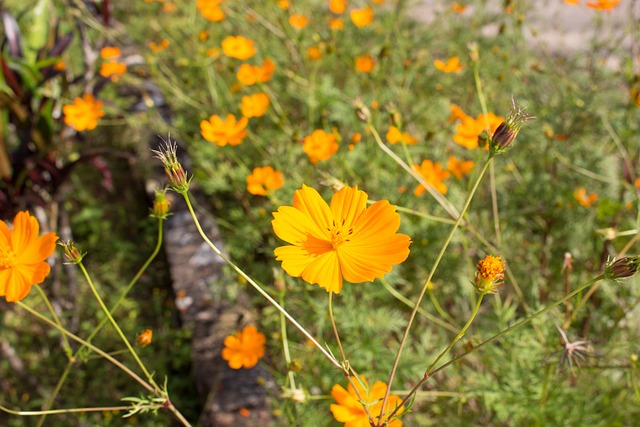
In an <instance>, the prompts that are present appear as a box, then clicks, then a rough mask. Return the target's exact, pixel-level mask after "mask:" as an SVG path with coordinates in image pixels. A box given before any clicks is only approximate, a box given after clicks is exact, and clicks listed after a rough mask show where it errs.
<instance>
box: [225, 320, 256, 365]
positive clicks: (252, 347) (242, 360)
mask: <svg viewBox="0 0 640 427" xmlns="http://www.w3.org/2000/svg"><path fill="white" fill-rule="evenodd" d="M266 342H267V338H266V337H265V336H264V334H263V333H262V332H258V329H257V328H256V327H255V326H253V325H251V326H247V327H245V328H244V329H243V330H242V331H240V332H238V333H236V334H235V335H228V336H227V337H226V338H225V339H224V348H223V349H222V358H223V359H224V360H226V361H227V362H229V367H230V368H231V369H240V368H247V369H248V368H253V367H254V366H256V365H257V364H258V360H260V359H262V356H264V352H265V348H264V344H265V343H266Z"/></svg>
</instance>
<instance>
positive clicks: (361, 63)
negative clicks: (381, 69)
mask: <svg viewBox="0 0 640 427" xmlns="http://www.w3.org/2000/svg"><path fill="white" fill-rule="evenodd" d="M375 65H376V61H374V60H373V58H372V57H371V55H368V54H367V55H362V56H358V57H356V71H359V72H361V73H370V72H371V70H373V67H375Z"/></svg>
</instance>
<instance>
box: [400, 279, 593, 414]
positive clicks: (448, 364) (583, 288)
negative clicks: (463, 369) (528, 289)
mask: <svg viewBox="0 0 640 427" xmlns="http://www.w3.org/2000/svg"><path fill="white" fill-rule="evenodd" d="M602 279H604V274H601V275H599V276H597V277H594V278H593V279H591V280H589V281H588V282H586V283H585V284H583V285H582V286H580V287H579V288H578V289H576V290H575V291H573V292H571V293H570V294H569V295H566V296H565V297H563V298H561V299H560V300H558V301H556V302H554V303H553V304H551V305H549V306H547V307H545V308H543V309H541V310H538V311H536V312H535V313H533V314H531V315H529V316H528V317H526V318H524V319H522V320H521V321H519V322H517V323H514V324H513V325H511V326H509V327H508V328H507V329H504V330H502V331H500V332H498V333H497V334H495V335H492V336H491V337H489V338H487V339H486V340H484V341H482V342H481V343H480V344H478V345H476V346H474V347H473V348H472V349H470V350H468V351H465V352H464V353H462V354H460V355H458V356H455V357H454V358H453V359H451V360H449V361H448V362H446V363H444V364H442V365H441V366H439V367H438V368H436V369H435V370H434V371H433V372H431V373H430V375H428V376H426V375H425V376H424V377H423V378H422V379H421V380H420V381H418V383H417V384H416V385H415V386H414V387H413V389H411V391H410V392H409V393H408V394H407V396H406V397H405V398H404V400H403V401H402V403H401V405H404V404H406V402H408V401H409V399H410V398H411V396H413V395H414V394H415V393H416V391H417V390H418V389H419V388H420V387H421V386H422V384H424V383H425V382H427V381H428V380H429V378H431V377H433V376H434V375H435V374H437V373H438V372H440V371H442V370H443V369H446V368H447V367H449V366H451V365H453V364H454V363H456V362H457V361H458V360H460V359H462V358H464V357H466V356H468V355H469V354H471V353H473V352H475V351H477V350H478V349H480V348H481V347H484V346H485V345H487V344H488V343H490V342H491V341H494V340H496V339H498V338H500V337H501V336H502V335H505V334H508V333H509V332H511V331H514V330H516V329H518V328H519V327H521V326H523V325H526V324H527V323H529V322H531V321H532V320H534V319H535V318H537V317H540V316H542V315H543V314H545V313H546V312H548V311H549V310H552V309H554V308H555V307H558V306H559V305H562V304H564V303H565V302H566V301H567V300H569V299H570V298H573V296H575V295H576V294H578V293H580V292H582V291H583V290H585V289H586V288H588V287H589V286H591V285H593V284H594V283H597V282H599V281H600V280H602ZM394 414H395V411H394V412H392V413H391V415H390V417H391V416H393V415H394Z"/></svg>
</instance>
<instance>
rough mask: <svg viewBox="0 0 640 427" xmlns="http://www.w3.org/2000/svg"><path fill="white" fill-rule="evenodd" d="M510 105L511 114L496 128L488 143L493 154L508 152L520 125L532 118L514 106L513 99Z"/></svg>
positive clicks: (522, 109)
mask: <svg viewBox="0 0 640 427" xmlns="http://www.w3.org/2000/svg"><path fill="white" fill-rule="evenodd" d="M511 103H512V106H511V112H510V113H509V116H508V117H507V120H505V121H504V122H502V123H501V124H500V126H498V128H497V129H496V131H495V132H494V133H493V137H492V138H491V141H490V142H489V145H490V147H491V152H492V153H493V154H502V153H506V152H507V151H509V150H510V149H511V148H512V144H513V141H515V139H516V136H518V132H520V129H521V128H522V125H524V124H525V123H526V122H527V121H529V120H531V119H533V116H531V115H529V114H528V113H527V112H526V111H525V109H524V108H521V107H519V106H517V105H516V102H515V100H514V99H512V100H511Z"/></svg>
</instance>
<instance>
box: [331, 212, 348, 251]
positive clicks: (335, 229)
mask: <svg viewBox="0 0 640 427" xmlns="http://www.w3.org/2000/svg"><path fill="white" fill-rule="evenodd" d="M344 223H345V220H344V219H343V220H342V222H341V223H339V224H336V221H335V220H333V224H332V226H331V227H328V228H327V231H329V234H330V235H331V245H332V246H333V249H338V247H339V246H341V245H342V244H343V243H344V242H348V241H350V240H351V235H352V234H353V228H348V227H345V225H344Z"/></svg>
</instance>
